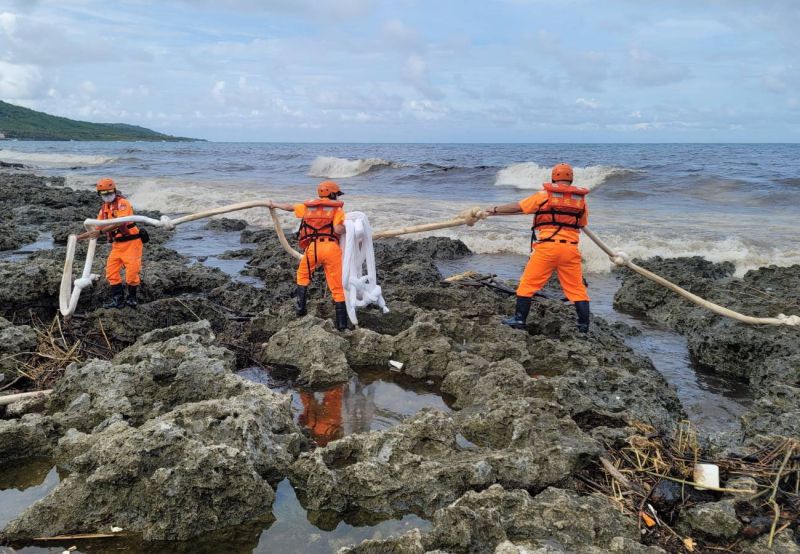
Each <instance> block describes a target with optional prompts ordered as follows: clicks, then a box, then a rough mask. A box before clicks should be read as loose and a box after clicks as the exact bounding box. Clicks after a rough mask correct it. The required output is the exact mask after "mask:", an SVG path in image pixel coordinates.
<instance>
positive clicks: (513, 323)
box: [503, 296, 531, 329]
mask: <svg viewBox="0 0 800 554" xmlns="http://www.w3.org/2000/svg"><path fill="white" fill-rule="evenodd" d="M530 311H531V299H530V298H528V297H523V296H517V309H516V310H515V312H514V317H510V318H508V319H504V320H503V325H508V326H509V327H513V328H514V329H525V322H526V321H527V320H528V313H529V312H530Z"/></svg>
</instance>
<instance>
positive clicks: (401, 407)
mask: <svg viewBox="0 0 800 554" xmlns="http://www.w3.org/2000/svg"><path fill="white" fill-rule="evenodd" d="M237 374H238V375H239V376H241V377H244V378H245V379H248V380H250V381H255V382H257V383H262V384H264V385H266V386H268V387H269V388H271V389H273V390H276V391H280V392H291V394H292V408H293V411H294V413H295V417H296V419H297V421H298V423H299V424H300V425H302V426H304V427H306V428H307V429H308V430H309V431H310V433H311V435H312V437H313V438H314V440H315V441H316V443H317V444H319V445H321V446H324V445H326V444H327V443H328V442H330V441H331V440H335V439H337V438H341V437H343V436H346V435H351V434H354V433H366V432H369V431H378V430H381V429H388V428H390V427H394V426H395V425H398V424H399V423H400V422H402V421H403V420H404V419H407V418H408V417H410V416H413V415H414V414H415V413H417V412H418V411H420V410H421V409H422V408H434V409H436V410H440V411H443V412H450V411H451V409H450V407H449V406H448V405H447V402H446V401H445V399H444V398H442V396H441V395H440V394H439V392H438V390H437V389H436V385H435V383H434V382H433V381H429V382H420V381H418V380H415V379H411V378H408V377H406V376H404V375H401V374H398V373H393V372H390V371H388V370H383V369H373V370H360V371H359V372H358V375H356V376H355V377H353V378H352V379H351V380H350V381H349V382H347V383H343V384H341V385H337V386H334V387H330V388H328V389H324V390H317V391H312V390H305V389H298V388H295V386H294V384H293V382H292V381H291V380H290V379H288V378H285V377H283V376H281V375H278V374H277V372H270V371H269V370H265V369H261V368H248V369H244V370H241V371H239V372H238V373H237Z"/></svg>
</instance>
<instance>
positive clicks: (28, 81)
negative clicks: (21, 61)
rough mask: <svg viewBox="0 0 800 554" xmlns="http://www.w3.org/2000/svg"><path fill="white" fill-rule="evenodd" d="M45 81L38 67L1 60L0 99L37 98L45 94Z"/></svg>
mask: <svg viewBox="0 0 800 554" xmlns="http://www.w3.org/2000/svg"><path fill="white" fill-rule="evenodd" d="M43 85H44V79H43V78H42V74H41V71H40V70H39V68H38V67H34V66H31V65H15V64H12V63H8V62H4V61H2V60H0V98H3V99H6V100H19V99H30V98H36V97H38V96H39V95H40V94H41V93H43V92H44V88H43Z"/></svg>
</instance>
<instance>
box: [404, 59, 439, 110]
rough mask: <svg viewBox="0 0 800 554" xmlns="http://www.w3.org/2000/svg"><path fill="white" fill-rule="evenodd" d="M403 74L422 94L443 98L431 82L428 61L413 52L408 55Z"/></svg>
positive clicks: (431, 97) (434, 98)
mask: <svg viewBox="0 0 800 554" xmlns="http://www.w3.org/2000/svg"><path fill="white" fill-rule="evenodd" d="M403 76H404V77H405V78H406V80H407V81H408V82H409V83H411V84H412V85H413V86H414V87H415V88H416V89H417V90H418V91H419V92H421V93H422V94H423V95H424V96H426V97H428V98H430V99H432V100H440V99H441V98H443V96H444V94H442V92H441V91H440V90H438V89H437V88H435V87H434V86H433V85H432V84H431V82H430V77H429V75H428V63H427V62H426V61H425V60H424V59H423V58H422V57H421V56H418V55H416V54H415V55H412V56H409V57H408V59H407V60H406V65H405V68H404V71H403Z"/></svg>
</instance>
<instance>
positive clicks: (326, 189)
mask: <svg viewBox="0 0 800 554" xmlns="http://www.w3.org/2000/svg"><path fill="white" fill-rule="evenodd" d="M317 194H318V195H319V197H320V198H328V197H329V196H330V195H331V194H335V195H336V196H341V195H343V194H344V193H343V192H342V191H341V189H340V188H339V185H337V184H336V183H334V182H333V181H322V182H321V183H320V184H319V185H317Z"/></svg>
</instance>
